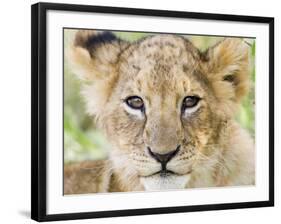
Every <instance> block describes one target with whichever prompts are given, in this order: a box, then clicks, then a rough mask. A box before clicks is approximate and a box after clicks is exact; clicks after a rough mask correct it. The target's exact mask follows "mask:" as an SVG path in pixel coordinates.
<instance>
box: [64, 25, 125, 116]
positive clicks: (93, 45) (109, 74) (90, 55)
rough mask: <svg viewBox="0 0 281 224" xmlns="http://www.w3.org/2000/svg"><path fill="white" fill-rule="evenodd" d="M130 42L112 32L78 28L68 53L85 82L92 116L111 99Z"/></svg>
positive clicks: (75, 69)
mask: <svg viewBox="0 0 281 224" xmlns="http://www.w3.org/2000/svg"><path fill="white" fill-rule="evenodd" d="M127 46H128V43H127V42H125V41H122V40H120V39H118V38H117V37H116V36H115V35H114V34H113V33H111V32H98V31H94V30H79V31H78V32H77V33H76V35H75V38H74V42H73V45H72V47H71V49H70V51H69V52H68V53H67V55H68V56H69V61H70V65H71V69H72V71H73V72H74V74H76V75H77V76H78V78H79V79H81V80H82V81H85V82H82V90H81V92H82V95H83V96H84V98H85V101H86V105H87V111H88V113H89V114H90V115H98V114H99V113H100V112H101V110H102V108H103V107H104V106H105V103H106V102H107V99H108V98H109V96H110V94H111V92H112V89H113V87H114V84H115V82H116V80H117V77H118V74H117V71H116V68H117V63H118V60H119V57H120V55H121V53H122V51H123V50H124V49H125V48H126V47H127Z"/></svg>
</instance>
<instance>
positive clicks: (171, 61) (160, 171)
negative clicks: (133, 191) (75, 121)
mask: <svg viewBox="0 0 281 224" xmlns="http://www.w3.org/2000/svg"><path fill="white" fill-rule="evenodd" d="M72 53H73V54H72V56H73V58H72V60H73V62H75V67H74V69H76V73H77V74H78V75H79V76H80V77H81V78H82V79H84V80H86V81H87V84H85V86H84V89H83V91H82V93H83V95H84V96H85V97H86V102H87V109H88V112H89V113H90V114H92V115H94V116H96V118H97V120H98V121H99V124H100V126H101V127H102V128H103V129H104V130H105V132H106V134H107V136H108V139H109V140H110V141H111V143H112V145H113V149H112V154H111V158H112V160H113V162H114V164H115V166H117V168H118V167H120V168H124V169H126V170H129V174H128V173H127V175H137V176H138V177H140V181H141V183H142V184H143V186H144V188H145V189H146V190H154V189H176V188H184V187H185V186H186V184H187V183H188V180H189V178H190V175H191V174H192V172H193V170H195V169H197V168H198V166H204V164H203V163H202V158H204V157H206V156H208V157H209V156H211V155H212V154H214V153H215V152H216V145H217V141H218V139H219V133H220V132H221V130H222V129H223V127H224V125H225V124H226V123H227V121H228V120H229V119H233V116H234V112H235V109H236V107H237V105H238V104H239V101H240V99H241V97H243V96H244V94H245V93H246V91H247V87H248V76H247V75H248V74H247V73H248V49H247V46H246V44H244V43H243V42H242V41H241V40H240V39H225V40H224V41H222V42H221V43H219V44H218V45H216V46H214V47H213V48H210V49H209V50H208V51H207V52H205V53H201V52H199V50H198V49H196V48H195V47H194V46H193V45H192V44H191V43H190V42H189V41H188V40H186V39H184V38H183V37H179V36H176V35H156V36H152V37H148V38H145V39H143V40H141V41H139V42H136V43H127V42H124V41H121V40H119V39H117V38H116V37H115V36H114V35H113V34H112V33H109V32H101V33H99V32H95V31H79V32H78V33H77V34H76V39H75V43H74V48H73V52H72ZM127 172H128V171H127ZM128 178H129V177H128Z"/></svg>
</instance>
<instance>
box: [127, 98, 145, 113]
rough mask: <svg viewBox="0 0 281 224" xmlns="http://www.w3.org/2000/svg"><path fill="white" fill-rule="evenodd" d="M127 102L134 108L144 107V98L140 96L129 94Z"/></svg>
mask: <svg viewBox="0 0 281 224" xmlns="http://www.w3.org/2000/svg"><path fill="white" fill-rule="evenodd" d="M125 102H126V104H127V105H128V106H129V107H131V108H132V109H135V110H143V109H144V103H143V100H142V98H140V97H138V96H129V97H128V98H127V99H126V100H125Z"/></svg>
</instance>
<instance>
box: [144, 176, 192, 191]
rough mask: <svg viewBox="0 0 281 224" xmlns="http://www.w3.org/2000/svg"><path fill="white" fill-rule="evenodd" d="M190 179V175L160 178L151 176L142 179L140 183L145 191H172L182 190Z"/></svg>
mask: <svg viewBox="0 0 281 224" xmlns="http://www.w3.org/2000/svg"><path fill="white" fill-rule="evenodd" d="M189 179H190V175H189V174H188V175H181V176H178V175H169V176H166V177H160V175H153V176H149V177H142V178H141V183H142V184H143V186H144V188H145V190H146V191H154V190H174V189H184V188H185V187H186V185H187V183H188V181H189Z"/></svg>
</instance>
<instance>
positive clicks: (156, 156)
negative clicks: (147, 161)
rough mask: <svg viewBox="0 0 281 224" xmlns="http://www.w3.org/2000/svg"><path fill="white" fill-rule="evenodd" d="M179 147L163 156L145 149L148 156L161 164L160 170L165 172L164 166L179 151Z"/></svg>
mask: <svg viewBox="0 0 281 224" xmlns="http://www.w3.org/2000/svg"><path fill="white" fill-rule="evenodd" d="M180 147H181V146H180V145H178V147H177V148H176V149H175V150H173V151H170V152H168V153H165V154H160V153H156V152H153V151H152V150H151V148H150V147H147V149H148V153H149V155H150V156H151V157H152V158H154V159H155V160H156V161H157V162H159V163H161V165H162V170H166V164H167V163H168V162H169V161H170V160H171V159H172V158H173V157H174V156H175V155H176V154H177V153H178V151H179V150H180Z"/></svg>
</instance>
